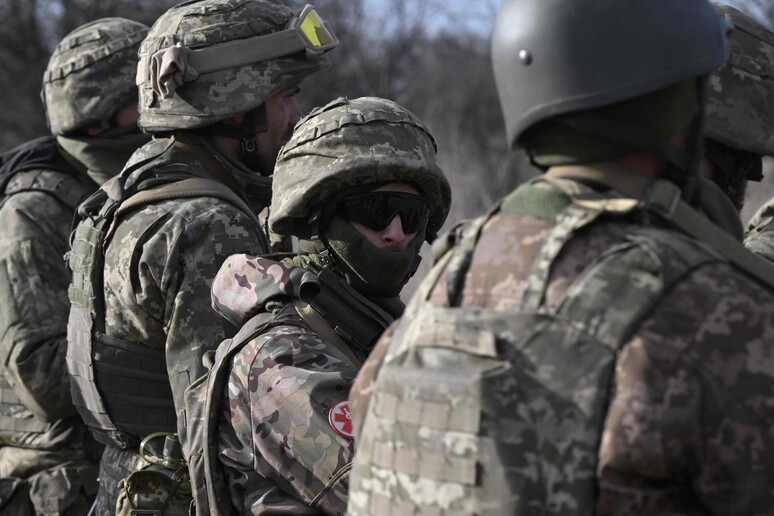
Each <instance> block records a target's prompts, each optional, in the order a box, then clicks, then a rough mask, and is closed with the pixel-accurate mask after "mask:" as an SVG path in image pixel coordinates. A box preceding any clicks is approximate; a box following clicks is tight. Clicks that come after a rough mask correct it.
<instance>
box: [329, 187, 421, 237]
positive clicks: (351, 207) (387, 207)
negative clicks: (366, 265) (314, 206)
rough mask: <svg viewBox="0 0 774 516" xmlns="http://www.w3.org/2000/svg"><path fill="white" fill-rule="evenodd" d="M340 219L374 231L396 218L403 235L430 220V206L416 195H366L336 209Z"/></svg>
mask: <svg viewBox="0 0 774 516" xmlns="http://www.w3.org/2000/svg"><path fill="white" fill-rule="evenodd" d="M336 213H337V214H338V215H340V216H341V217H343V218H345V219H347V220H351V221H353V222H357V223H358V224H362V225H364V226H365V227H367V228H369V229H373V230H374V231H381V230H382V229H384V228H386V227H387V226H388V225H389V224H390V222H392V219H393V218H395V215H400V221H401V223H402V226H403V232H404V233H406V234H410V233H416V232H417V231H419V230H420V229H423V228H424V227H425V226H427V221H428V220H430V203H429V202H428V201H427V200H426V199H425V198H423V197H420V196H419V195H415V194H410V193H405V192H390V191H380V192H367V193H362V194H355V195H348V196H347V197H344V198H342V199H341V200H340V201H339V202H338V204H337V205H336Z"/></svg>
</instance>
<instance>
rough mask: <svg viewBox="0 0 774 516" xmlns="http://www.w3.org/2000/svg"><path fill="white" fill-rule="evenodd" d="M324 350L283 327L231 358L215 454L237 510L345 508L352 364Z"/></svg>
mask: <svg viewBox="0 0 774 516" xmlns="http://www.w3.org/2000/svg"><path fill="white" fill-rule="evenodd" d="M264 342H265V344H264ZM327 348H328V344H326V343H325V342H324V341H322V340H320V339H319V338H318V337H316V336H315V335H314V334H312V333H309V332H306V331H305V330H300V329H298V328H293V327H286V326H283V327H277V328H274V329H273V330H272V331H271V333H270V334H269V335H268V336H267V335H264V336H262V337H260V338H259V339H257V340H256V341H254V342H253V343H251V344H250V345H248V346H246V347H245V349H243V351H242V352H241V353H240V354H238V355H237V357H236V358H235V360H234V362H233V367H232V371H231V376H230V379H229V383H228V388H227V389H228V390H227V399H228V405H227V407H228V408H226V415H227V419H226V420H225V424H222V425H221V442H220V446H219V455H220V458H221V462H222V463H223V465H224V466H225V470H226V472H227V477H228V478H229V480H231V483H230V484H231V494H232V500H234V502H236V503H237V507H239V509H240V510H241V511H242V512H244V513H249V514H344V513H345V511H346V505H347V487H348V480H349V470H350V468H351V461H352V456H353V444H352V437H351V436H352V433H351V430H352V425H351V418H350V416H349V410H348V404H347V401H346V399H347V395H348V392H349V389H350V386H351V385H352V381H353V380H354V377H355V375H356V374H357V370H356V368H355V366H354V365H352V364H349V363H344V362H342V361H341V360H339V359H338V358H336V357H335V356H334V354H332V353H327V352H326V349H327ZM256 349H258V350H259V351H258V352H257V353H256V351H255V350H256ZM224 430H225V431H224Z"/></svg>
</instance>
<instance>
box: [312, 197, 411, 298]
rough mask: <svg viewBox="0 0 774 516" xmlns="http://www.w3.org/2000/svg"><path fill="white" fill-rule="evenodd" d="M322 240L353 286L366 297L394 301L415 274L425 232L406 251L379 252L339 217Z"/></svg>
mask: <svg viewBox="0 0 774 516" xmlns="http://www.w3.org/2000/svg"><path fill="white" fill-rule="evenodd" d="M413 197H417V196H413ZM401 218H402V217H401ZM388 222H389V221H388ZM323 237H324V239H325V240H326V241H327V244H328V247H330V249H331V250H332V251H333V252H334V254H335V255H336V258H337V262H339V263H340V264H341V267H342V268H343V269H344V270H343V271H342V272H344V275H345V277H346V278H347V281H348V282H349V284H350V285H352V286H353V287H354V288H356V289H358V290H360V291H362V292H363V293H366V294H375V295H378V296H384V297H394V296H397V295H398V294H399V293H400V291H401V289H402V288H403V285H404V284H405V283H406V281H408V279H409V278H410V275H411V272H413V271H412V268H413V266H414V265H415V264H416V259H417V256H418V255H419V250H420V248H421V247H422V243H423V242H424V239H425V231H424V229H421V230H419V232H418V233H417V234H416V236H415V237H414V240H412V241H411V243H410V244H409V245H408V246H407V247H406V248H405V249H402V250H396V249H380V248H378V247H376V246H375V245H373V244H372V243H371V242H369V241H368V239H366V238H365V237H364V236H363V235H361V234H360V232H359V231H358V230H357V229H355V227H354V226H353V225H352V224H351V223H350V222H349V221H348V220H345V219H343V218H341V217H338V216H336V217H334V218H333V220H331V223H330V224H329V225H328V227H327V228H326V229H325V230H324V231H323Z"/></svg>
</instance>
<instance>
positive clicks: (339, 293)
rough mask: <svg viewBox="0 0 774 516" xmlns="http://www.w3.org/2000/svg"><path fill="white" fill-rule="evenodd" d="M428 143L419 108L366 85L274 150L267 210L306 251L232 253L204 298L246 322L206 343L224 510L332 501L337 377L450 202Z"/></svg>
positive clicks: (377, 329) (337, 472)
mask: <svg viewBox="0 0 774 516" xmlns="http://www.w3.org/2000/svg"><path fill="white" fill-rule="evenodd" d="M435 153H436V147H435V142H434V140H433V137H432V136H431V134H430V133H429V131H428V129H427V128H426V127H425V125H424V124H423V123H422V122H421V121H420V120H419V119H417V118H416V117H415V116H414V115H413V114H411V113H410V112H408V111H407V110H405V109H404V108H402V107H400V106H398V105H397V104H395V103H394V102H391V101H389V100H384V99H379V98H374V97H364V98H359V99H355V100H351V101H350V100H347V99H338V100H335V101H333V102H331V103H329V104H328V105H326V106H324V107H322V108H318V109H316V110H314V111H313V112H312V113H310V114H309V115H308V116H307V117H306V118H305V119H304V120H303V121H302V122H301V123H300V124H299V125H298V126H297V128H296V132H295V134H294V136H293V138H292V139H291V140H290V141H289V142H288V143H287V144H286V145H285V147H284V149H283V150H282V152H281V153H280V156H279V158H278V160H277V168H276V171H275V177H274V185H273V194H274V195H273V199H274V201H273V210H272V213H271V219H270V224H271V226H272V228H273V229H274V230H275V231H276V232H277V233H278V234H281V235H293V236H297V237H299V238H301V239H304V240H308V239H311V244H310V246H311V247H310V252H308V253H304V254H296V255H293V256H289V257H285V258H282V259H279V258H277V259H275V258H272V257H254V256H245V255H236V256H232V257H230V258H229V259H228V260H227V261H226V262H225V264H224V265H223V267H222V268H221V270H220V272H219V273H218V276H217V277H216V278H215V280H214V282H213V288H212V296H213V305H214V306H215V308H216V310H218V311H219V312H220V313H221V314H223V316H224V317H226V318H227V319H228V320H230V321H231V322H232V323H233V324H236V325H239V326H242V325H247V326H246V327H250V326H251V325H252V330H250V331H247V332H246V331H245V330H244V329H243V331H242V332H240V336H242V335H244V337H245V338H243V339H241V340H240V338H239V337H235V338H234V339H233V341H231V342H232V343H233V344H234V345H232V346H231V347H229V348H228V352H226V351H225V348H224V347H221V348H219V351H218V354H219V355H220V362H219V363H220V364H222V366H223V368H224V369H225V371H226V375H227V376H226V381H224V382H223V383H224V384H225V385H222V386H220V389H218V388H212V387H211V392H210V393H208V395H210V396H214V397H222V407H223V408H222V410H221V411H220V413H221V421H220V425H219V430H218V437H217V442H218V450H217V459H216V460H219V462H220V464H219V465H217V466H216V467H217V468H218V469H220V468H221V467H222V468H223V472H224V473H223V476H224V478H225V480H226V483H224V484H222V489H223V490H224V491H225V490H226V489H228V492H229V493H230V495H231V501H232V503H233V505H234V506H235V507H236V508H237V513H239V514H294V515H295V514H343V513H344V511H345V510H346V505H347V481H348V473H349V468H350V462H351V460H352V452H353V449H352V433H351V420H350V419H349V408H348V403H347V401H346V399H347V394H348V392H349V388H350V385H351V383H352V381H353V380H354V378H355V375H356V374H357V371H358V369H359V367H360V365H361V364H362V361H363V360H364V359H365V357H366V356H367V355H368V353H369V351H370V350H371V348H372V346H373V344H374V343H375V342H376V339H377V337H378V336H379V335H380V334H381V333H382V331H383V330H384V328H386V326H387V325H388V324H389V323H390V322H391V321H392V320H393V319H394V318H395V317H397V316H399V315H400V314H401V313H402V311H403V308H404V306H403V304H402V303H401V301H400V299H399V297H398V295H399V293H400V291H401V288H402V287H403V285H404V284H405V283H406V281H408V279H409V277H410V276H411V274H412V273H413V271H414V270H416V267H417V265H418V256H419V250H420V248H421V246H422V244H423V242H424V241H425V240H427V241H431V240H433V239H434V238H435V236H436V233H437V231H438V230H439V229H440V227H441V226H442V224H443V222H444V220H445V219H446V216H447V215H448V212H449V208H450V201H451V197H450V190H449V183H448V182H447V180H446V178H445V177H444V175H443V172H442V171H441V169H440V168H439V167H438V165H437V164H436V161H435ZM256 318H259V319H260V320H261V321H262V326H259V327H258V329H257V330H256V326H255V320H256ZM225 346H226V347H228V345H227V344H226V345H225ZM210 374H211V375H212V374H213V373H212V372H211V373H210ZM226 485H228V488H226ZM214 494H215V495H217V494H218V493H217V492H215V493H214ZM220 496H221V497H222V496H224V494H223V493H222V492H221V493H220ZM211 498H213V497H211Z"/></svg>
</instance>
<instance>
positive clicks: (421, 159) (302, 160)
mask: <svg viewBox="0 0 774 516" xmlns="http://www.w3.org/2000/svg"><path fill="white" fill-rule="evenodd" d="M436 150H437V149H436V144H435V140H434V139H433V136H432V135H431V133H430V131H429V130H428V128H427V127H426V126H425V124H424V123H423V122H422V121H421V120H419V119H418V118H417V117H416V116H414V114H412V113H411V112H409V111H408V110H407V109H405V108H403V107H401V106H399V105H398V104H396V103H394V102H392V101H390V100H386V99H381V98H376V97H362V98H358V99H354V100H348V99H346V98H343V97H342V98H338V99H336V100H334V101H332V102H330V103H328V104H327V105H325V106H323V107H321V108H317V109H314V110H313V111H312V112H311V113H309V114H308V115H307V116H306V117H305V118H304V119H303V120H301V121H300V122H299V123H298V124H297V125H296V129H295V131H294V133H293V137H292V138H291V139H290V141H289V142H288V143H287V144H285V146H284V147H283V149H282V151H280V154H279V157H278V158H277V164H276V166H275V169H274V184H273V186H272V194H273V197H272V198H273V199H274V202H273V204H272V213H271V215H270V217H269V225H270V227H271V229H272V230H273V231H274V232H276V233H278V234H281V235H294V236H298V237H301V238H309V237H312V236H314V235H316V234H317V227H316V224H315V223H312V222H310V221H309V218H310V215H312V214H313V213H314V210H315V209H319V207H320V205H321V204H322V203H324V202H325V201H326V200H328V199H329V198H331V197H332V196H334V195H335V194H337V193H339V192H340V191H342V190H343V189H345V188H348V187H353V186H359V185H363V184H368V183H391V182H403V183H411V184H414V185H416V186H417V188H419V190H421V193H422V194H423V195H424V196H425V197H427V199H428V200H429V201H430V205H431V208H432V211H431V214H430V221H429V222H428V225H427V237H428V239H429V240H432V239H433V238H434V237H435V236H436V234H437V232H438V231H439V230H440V229H441V226H442V225H443V222H444V221H445V220H446V216H447V215H448V213H449V208H450V206H451V190H450V187H449V182H448V181H447V180H446V178H445V176H444V174H443V171H442V170H441V169H440V167H439V166H438V164H437V163H436V159H435V158H436V156H435V155H436Z"/></svg>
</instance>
